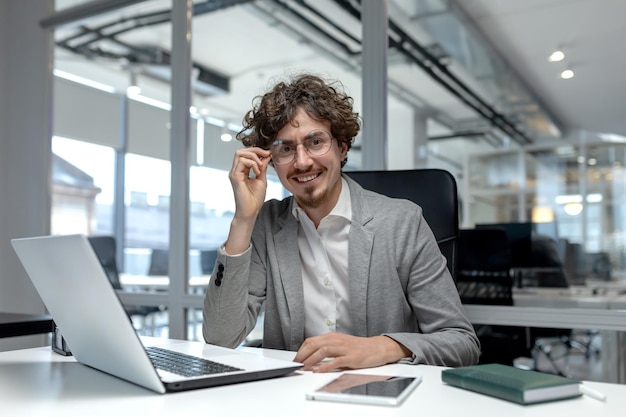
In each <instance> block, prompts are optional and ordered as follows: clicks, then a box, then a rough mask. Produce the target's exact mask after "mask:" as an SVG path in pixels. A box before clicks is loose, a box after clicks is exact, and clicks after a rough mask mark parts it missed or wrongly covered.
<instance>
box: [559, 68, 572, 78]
mask: <svg viewBox="0 0 626 417" xmlns="http://www.w3.org/2000/svg"><path fill="white" fill-rule="evenodd" d="M560 77H561V78H562V79H564V80H569V79H570V78H574V71H572V70H571V69H566V70H564V71H562V72H561V74H560Z"/></svg>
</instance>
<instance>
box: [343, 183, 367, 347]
mask: <svg viewBox="0 0 626 417" xmlns="http://www.w3.org/2000/svg"><path fill="white" fill-rule="evenodd" d="M344 178H346V181H348V185H349V187H350V200H351V204H352V224H351V225H350V237H349V248H348V279H349V280H350V283H349V286H350V308H351V310H352V326H353V333H354V335H355V336H367V319H366V317H367V290H368V285H369V280H370V276H369V272H370V262H371V257H372V247H373V245H374V234H373V233H372V232H371V231H370V230H368V229H366V228H365V225H366V224H367V223H368V222H369V221H370V220H371V219H372V214H371V213H370V212H369V211H368V210H367V209H366V208H364V206H363V201H362V196H361V190H362V188H361V187H360V186H359V185H357V184H356V182H354V181H353V180H352V179H350V178H347V177H346V176H344Z"/></svg>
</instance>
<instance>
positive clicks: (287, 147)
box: [278, 145, 291, 153]
mask: <svg viewBox="0 0 626 417" xmlns="http://www.w3.org/2000/svg"><path fill="white" fill-rule="evenodd" d="M278 152H280V153H290V152H291V145H283V146H281V147H280V148H278Z"/></svg>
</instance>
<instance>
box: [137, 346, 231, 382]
mask: <svg viewBox="0 0 626 417" xmlns="http://www.w3.org/2000/svg"><path fill="white" fill-rule="evenodd" d="M146 352H147V353H148V357H149V358H150V360H151V361H152V364H153V365H154V367H155V368H157V369H161V370H164V371H167V372H171V373H173V374H177V375H182V376H202V375H211V374H219V373H223V372H235V371H243V369H239V368H236V367H234V366H229V365H224V364H223V363H219V362H214V361H210V360H208V359H203V358H198V357H197V356H191V355H186V354H184V353H180V352H175V351H173V350H168V349H162V348H159V347H155V346H149V347H147V348H146Z"/></svg>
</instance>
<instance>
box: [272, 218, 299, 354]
mask: <svg viewBox="0 0 626 417" xmlns="http://www.w3.org/2000/svg"><path fill="white" fill-rule="evenodd" d="M287 216H289V217H287V218H286V219H284V220H285V222H284V224H283V227H282V228H281V229H280V230H279V231H278V232H276V233H275V234H274V245H275V247H276V258H277V260H278V269H279V271H280V283H281V285H282V288H283V291H284V297H285V298H284V299H285V301H286V304H287V309H288V310H289V320H290V344H291V346H290V348H291V349H294V347H298V346H300V345H301V344H302V342H304V290H303V287H302V271H301V269H300V255H299V253H298V222H297V221H296V219H295V218H294V217H293V216H292V215H291V212H289V213H288V214H287ZM276 297H277V299H278V300H279V299H280V298H281V297H280V295H279V294H276Z"/></svg>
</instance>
